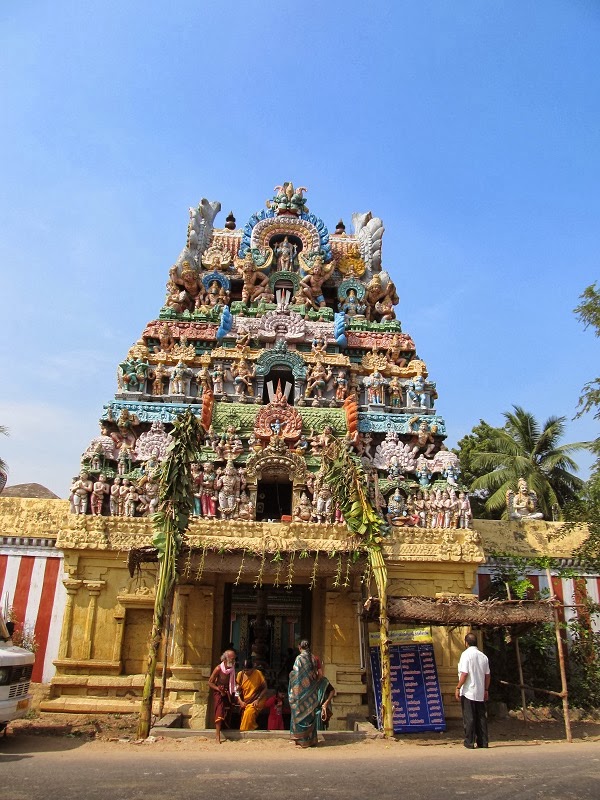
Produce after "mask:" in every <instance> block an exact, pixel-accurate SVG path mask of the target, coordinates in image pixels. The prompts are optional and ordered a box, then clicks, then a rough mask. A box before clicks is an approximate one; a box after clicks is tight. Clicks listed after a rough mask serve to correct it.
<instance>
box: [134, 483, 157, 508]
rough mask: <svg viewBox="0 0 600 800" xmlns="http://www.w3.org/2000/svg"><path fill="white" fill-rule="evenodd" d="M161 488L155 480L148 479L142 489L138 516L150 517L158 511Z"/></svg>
mask: <svg viewBox="0 0 600 800" xmlns="http://www.w3.org/2000/svg"><path fill="white" fill-rule="evenodd" d="M159 491H160V486H159V484H158V482H157V481H156V480H155V479H154V478H153V477H149V478H147V479H146V480H145V481H144V483H143V486H141V488H140V502H139V505H138V508H137V510H138V514H140V515H142V516H150V515H152V514H154V513H155V512H156V511H157V510H158V501H159Z"/></svg>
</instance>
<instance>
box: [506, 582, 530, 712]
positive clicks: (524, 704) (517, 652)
mask: <svg viewBox="0 0 600 800" xmlns="http://www.w3.org/2000/svg"><path fill="white" fill-rule="evenodd" d="M505 586H506V594H507V595H508V599H509V600H512V595H511V593H510V586H509V585H508V583H506V584H505ZM514 641H515V655H516V656H517V669H518V670H519V683H520V685H521V707H522V708H523V722H525V723H526V722H527V700H526V699H525V689H524V688H523V663H522V661H521V650H520V648H519V637H518V636H515V637H514Z"/></svg>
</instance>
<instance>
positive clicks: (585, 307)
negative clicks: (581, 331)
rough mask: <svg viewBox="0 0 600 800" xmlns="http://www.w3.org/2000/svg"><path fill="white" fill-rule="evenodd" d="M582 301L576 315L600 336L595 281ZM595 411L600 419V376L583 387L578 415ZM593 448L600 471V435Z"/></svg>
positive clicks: (599, 303)
mask: <svg viewBox="0 0 600 800" xmlns="http://www.w3.org/2000/svg"><path fill="white" fill-rule="evenodd" d="M579 299H580V300H581V302H580V303H579V305H578V306H577V307H576V308H575V309H574V311H575V314H576V316H577V317H578V318H579V321H580V322H583V325H584V327H585V328H586V329H587V328H593V329H594V334H595V335H596V336H598V337H600V289H598V288H597V287H596V284H595V283H592V284H591V286H588V287H587V289H585V290H584V292H583V294H581V295H580V296H579ZM589 411H594V419H597V420H600V378H594V379H593V380H591V381H589V382H588V383H586V384H585V386H584V387H583V390H582V393H581V397H580V398H579V411H578V412H577V417H581V416H583V414H587V413H588V412H589ZM593 450H594V451H595V453H596V455H597V456H598V461H597V462H596V466H595V470H594V471H595V472H599V471H600V437H599V438H597V439H596V440H595V442H594V444H593Z"/></svg>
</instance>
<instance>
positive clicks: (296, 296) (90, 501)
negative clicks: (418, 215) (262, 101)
mask: <svg viewBox="0 0 600 800" xmlns="http://www.w3.org/2000/svg"><path fill="white" fill-rule="evenodd" d="M305 191H306V190H305V189H304V188H303V187H294V186H293V185H292V184H291V183H284V184H283V186H278V187H276V194H275V196H274V197H273V199H272V200H269V201H268V202H267V203H266V208H263V209H261V210H260V211H258V212H256V213H255V214H253V215H252V216H251V217H250V219H249V220H248V222H247V223H246V224H245V225H244V227H243V228H242V229H239V228H236V222H235V219H234V217H233V215H232V214H230V215H229V216H228V217H227V220H226V223H225V227H224V228H215V227H213V222H214V219H215V217H216V215H217V213H218V212H219V210H220V204H219V203H214V202H213V203H210V202H208V201H206V200H202V201H201V203H200V204H199V205H198V207H197V208H190V219H189V223H188V228H187V241H186V245H185V247H184V248H183V250H182V252H181V254H180V256H179V258H178V259H177V262H176V263H175V264H174V265H173V266H172V267H171V269H170V271H169V276H168V281H167V295H166V299H165V304H164V306H163V307H162V309H161V311H160V313H159V316H158V319H155V320H152V321H151V322H149V323H148V325H147V326H146V328H145V330H144V331H143V333H142V336H141V338H140V339H139V340H138V341H137V342H136V343H135V344H134V345H133V346H132V347H131V348H130V350H129V352H128V353H127V355H126V357H125V358H124V359H123V361H122V362H121V363H120V364H119V368H118V386H117V392H116V394H115V398H114V400H112V401H111V402H110V403H108V404H107V405H106V406H105V408H104V413H103V415H102V419H101V423H100V424H101V434H100V436H98V437H97V438H95V439H94V440H93V441H92V442H91V443H90V445H89V447H88V448H87V449H86V451H85V452H84V454H83V457H82V461H81V469H82V472H81V474H80V476H79V477H78V478H77V479H76V480H75V481H74V483H73V487H72V510H73V512H74V513H78V514H83V513H88V514H93V515H113V516H127V517H138V516H144V515H148V514H150V513H151V512H152V511H153V510H154V509H155V507H156V503H157V489H158V486H157V476H158V468H159V466H160V463H161V461H162V460H163V459H164V458H165V455H166V451H167V446H168V444H169V440H170V437H169V428H170V425H171V423H172V421H173V419H174V418H175V416H176V415H178V414H179V413H181V412H182V411H183V410H185V409H186V408H187V407H189V406H191V407H192V408H193V409H194V411H195V412H196V413H197V415H198V417H199V418H200V420H201V423H202V426H203V430H204V433H205V436H204V439H203V441H201V442H198V459H197V464H195V465H194V468H193V476H194V483H195V487H196V492H195V509H194V513H195V516H197V517H201V518H205V519H214V518H217V519H224V520H230V519H242V520H256V521H261V520H269V521H279V520H282V521H292V520H293V521H302V522H310V523H315V524H319V523H332V522H341V521H342V520H341V516H340V512H339V510H338V509H336V508H335V507H334V505H333V503H332V499H331V492H330V490H329V488H328V487H327V486H326V485H325V484H324V481H323V473H322V470H321V456H322V454H323V452H324V451H325V450H327V448H328V447H329V445H330V444H331V442H332V440H333V438H338V439H343V440H344V442H345V445H346V446H347V447H348V448H349V449H351V450H352V451H354V452H356V453H357V454H358V455H359V456H360V458H361V459H362V462H363V464H364V466H365V470H366V475H367V479H368V484H369V491H370V497H371V500H372V503H373V505H374V506H375V507H376V508H377V509H378V510H379V511H380V512H381V513H382V514H383V515H385V516H387V518H388V520H389V522H390V523H391V524H392V525H393V526H402V527H422V528H459V527H461V528H467V527H469V525H470V520H471V512H470V508H469V503H468V497H467V496H466V495H465V494H463V493H461V492H460V491H459V484H458V480H459V465H458V458H457V457H456V456H455V455H454V454H453V453H451V452H450V451H448V450H447V449H446V448H445V446H444V445H443V440H444V438H445V425H444V420H443V419H442V418H441V417H440V416H439V415H438V414H437V412H436V408H435V402H436V400H437V392H436V386H435V383H434V382H432V381H431V380H430V379H429V376H428V371H427V366H426V364H425V362H424V361H423V360H421V359H420V358H419V357H418V355H417V350H416V347H415V343H414V341H413V339H412V338H411V337H410V335H409V334H407V333H404V332H403V331H402V326H401V324H400V321H399V320H398V319H397V317H396V305H397V303H398V295H397V291H396V287H395V285H394V282H393V281H392V279H391V277H390V275H389V274H388V272H387V271H385V270H383V269H382V261H381V245H382V237H383V231H384V228H383V223H382V221H381V220H380V219H378V218H377V217H373V216H372V214H371V213H370V212H369V213H366V214H353V217H352V220H353V224H354V232H353V233H352V234H349V233H347V232H346V229H345V225H344V223H343V222H342V221H340V222H339V223H338V225H337V226H336V228H335V231H334V233H332V234H330V233H329V231H328V229H327V227H326V226H325V224H324V222H323V221H322V220H321V219H320V218H319V217H318V216H316V215H315V214H313V213H311V212H310V211H309V209H308V208H307V205H306V199H305V196H304V192H305Z"/></svg>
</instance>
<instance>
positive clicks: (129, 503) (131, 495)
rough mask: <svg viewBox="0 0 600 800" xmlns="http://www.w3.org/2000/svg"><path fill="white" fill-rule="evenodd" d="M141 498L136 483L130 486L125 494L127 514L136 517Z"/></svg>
mask: <svg viewBox="0 0 600 800" xmlns="http://www.w3.org/2000/svg"><path fill="white" fill-rule="evenodd" d="M139 499H140V494H139V492H138V488H137V486H136V485H135V484H131V486H129V488H128V491H127V494H126V495H125V516H126V517H135V512H136V510H137V505H138V502H139Z"/></svg>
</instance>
